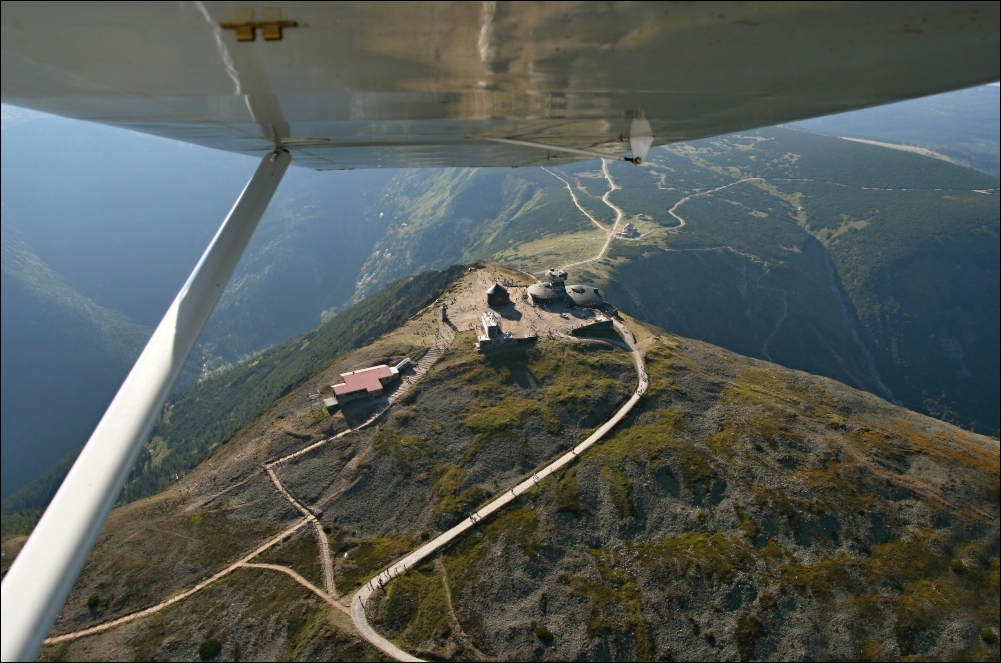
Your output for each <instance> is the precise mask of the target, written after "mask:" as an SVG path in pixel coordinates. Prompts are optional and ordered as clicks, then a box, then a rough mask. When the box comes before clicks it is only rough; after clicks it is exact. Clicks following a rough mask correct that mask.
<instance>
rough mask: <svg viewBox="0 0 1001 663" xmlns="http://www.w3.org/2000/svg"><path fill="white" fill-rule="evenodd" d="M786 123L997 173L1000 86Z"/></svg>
mask: <svg viewBox="0 0 1001 663" xmlns="http://www.w3.org/2000/svg"><path fill="white" fill-rule="evenodd" d="M791 126H795V127H800V128H802V129H809V130H810V131H819V132H821V133H826V134H832V135H835V136H853V137H856V138H867V139H870V140H878V141H886V142H889V143H900V144H902V145H916V146H919V147H926V148H929V149H932V150H935V151H936V152H939V153H941V154H944V155H946V156H948V157H952V158H953V159H956V160H958V161H960V162H962V163H965V164H967V165H969V166H972V167H974V168H977V169H979V170H983V171H985V172H988V173H990V174H992V175H995V176H997V175H1001V87H999V86H997V85H983V86H980V87H975V88H970V89H968V90H960V91H959V92H948V93H946V94H936V95H933V96H931V97H924V98H922V99H913V100H911V101H902V102H900V103H896V104H889V105H887V106H879V107H877V108H868V109H866V110H860V111H853V112H851V113H842V114H840V115H830V116H828V117H818V118H816V119H813V120H806V121H805V122H796V123H795V124H793V125H791Z"/></svg>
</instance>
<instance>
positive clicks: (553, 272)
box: [546, 267, 567, 283]
mask: <svg viewBox="0 0 1001 663" xmlns="http://www.w3.org/2000/svg"><path fill="white" fill-rule="evenodd" d="M546 276H548V277H549V280H550V281H552V282H553V283H556V282H560V283H562V282H563V281H565V280H566V278H567V270H565V269H561V268H559V267H550V268H549V269H548V270H547V271H546Z"/></svg>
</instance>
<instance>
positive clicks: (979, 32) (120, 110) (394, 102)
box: [0, 2, 1001, 169]
mask: <svg viewBox="0 0 1001 663" xmlns="http://www.w3.org/2000/svg"><path fill="white" fill-rule="evenodd" d="M277 14H280V19H281V20H285V21H294V22H295V23H296V26H295V27H285V28H283V29H282V30H281V36H282V38H281V39H280V40H264V39H263V38H262V37H263V31H264V29H263V28H262V27H258V28H255V29H254V30H252V33H253V34H254V35H255V39H254V40H253V41H238V40H237V38H236V31H235V30H233V29H226V28H224V27H222V26H226V25H230V24H234V23H239V21H240V20H243V21H246V20H247V18H248V17H251V19H252V20H253V21H254V22H255V23H256V24H258V25H259V26H260V25H264V24H265V23H267V21H271V22H272V24H275V21H276V20H278V19H276V16H277ZM0 18H2V20H0V30H2V46H0V66H2V77H0V93H2V100H3V101H4V102H6V103H11V104H16V105H19V106H25V107H28V108H34V109H37V110H42V111H46V112H50V113H55V114H58V115H65V116H68V117H75V118H80V119H85V120H92V121H96V122H102V123H106V124H112V125H116V126H122V127H126V128H129V129H133V130H136V131H142V132H147V133H152V134H156V135H160V136H165V137H168V138H174V139H178V140H183V141H187V142H192V143H196V144H199V145H205V146H209V147H215V148H218V149H225V150H231V151H236V152H243V153H250V154H255V155H263V154H265V153H267V152H268V151H270V150H272V149H274V145H275V142H276V141H277V142H282V143H283V144H286V145H287V146H288V147H289V148H290V149H292V151H293V154H294V163H295V164H297V165H302V166H308V167H314V168H321V169H324V168H350V167H360V168H366V167H407V166H460V165H461V166H488V165H489V166H501V165H503V166H518V165H524V164H525V163H535V162H537V161H538V159H540V158H541V159H543V160H545V155H544V154H535V155H531V154H528V153H529V152H531V149H530V148H525V147H514V146H509V145H507V146H505V145H497V144H493V145H491V144H487V143H485V141H483V140H482V138H483V137H488V136H489V137H504V138H519V139H522V140H528V141H532V142H538V143H544V144H550V145H554V146H564V147H575V148H585V149H597V150H598V151H599V152H609V153H619V154H621V153H624V152H627V151H628V140H627V139H628V132H629V127H630V122H631V118H632V116H633V114H634V112H635V111H637V110H641V111H643V112H644V113H645V116H646V117H647V118H648V119H649V120H650V124H651V127H652V129H653V133H654V144H663V143H668V142H674V141H680V140H690V139H694V138H701V137H705V136H711V135H716V134H720V133H726V132H731V131H738V130H741V129H746V128H751V127H758V126H764V125H770V124H775V123H779V122H785V121H791V120H795V119H802V118H806V117H813V116H817V115H823V114H828V113H834V112H838V111H843V110H849V109H852V108H861V107H865V106H872V105H877V104H880V103H886V102H890V101H896V100H900V99H906V98H911V97H915V96H921V95H924V94H931V93H935V92H941V91H945V90H949V89H956V88H960V87H965V86H969V85H975V84H979V83H984V82H990V81H993V80H997V79H998V77H999V71H1001V64H999V58H998V57H997V54H998V51H999V48H1001V40H999V24H1001V14H999V5H998V3H992V2H983V3H981V2H968V3H955V2H954V3H921V4H915V3H696V4H675V3H650V2H645V3H596V2H562V3H506V2H481V3H470V2H455V3H453V2H436V3H385V2H382V3H331V4H326V3H295V2H288V3H277V4H276V3H269V4H268V5H264V4H261V3H239V4H237V3H229V2H206V3H202V2H181V3H167V2H153V3H136V4H131V3H130V4H118V3H94V4H82V3H16V2H14V3H12V2H5V3H3V5H2V10H0ZM550 156H553V155H550ZM576 158H578V157H570V156H567V155H564V156H562V157H560V159H563V160H566V159H576Z"/></svg>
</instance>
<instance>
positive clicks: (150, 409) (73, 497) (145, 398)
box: [0, 151, 291, 661]
mask: <svg viewBox="0 0 1001 663" xmlns="http://www.w3.org/2000/svg"><path fill="white" fill-rule="evenodd" d="M290 161H291V156H290V155H289V153H288V152H287V151H276V152H274V153H272V154H269V155H268V156H267V157H265V158H264V161H263V162H261V165H260V166H258V168H257V172H255V173H254V176H253V177H252V178H251V179H250V182H248V183H247V186H246V188H244V190H243V193H241V194H240V197H239V198H238V199H237V201H236V204H235V205H233V209H232V210H230V212H229V215H228V216H227V217H226V220H225V221H224V222H223V224H222V226H221V227H220V228H219V231H218V232H217V233H216V235H215V237H214V238H213V239H212V243H211V244H209V247H208V249H206V250H205V253H204V255H202V258H201V260H199V261H198V265H197V266H195V270H194V271H193V272H191V276H189V277H188V281H187V283H185V284H184V287H183V288H181V292H180V293H178V295H177V298H176V299H174V303H173V304H171V305H170V308H169V309H168V310H167V314H166V315H165V316H164V318H163V320H162V321H161V322H160V325H159V326H158V327H157V328H156V331H155V332H153V336H152V338H150V340H149V343H147V344H146V348H145V349H144V350H143V352H142V354H141V355H139V359H138V360H136V363H135V366H133V367H132V371H131V372H130V373H129V375H128V377H127V378H125V382H124V383H123V384H122V387H121V389H119V390H118V394H117V395H115V399H114V400H113V401H111V405H110V406H108V410H107V412H105V413H104V417H102V418H101V422H100V423H99V424H98V425H97V428H96V429H95V430H94V433H93V434H92V435H91V436H90V440H88V442H87V445H86V446H85V447H84V448H83V451H81V452H80V456H79V457H78V458H77V459H76V462H75V463H74V464H73V467H72V468H71V469H70V472H69V474H68V475H67V476H66V479H65V480H64V481H63V483H62V485H61V486H60V487H59V491H58V492H57V493H56V495H55V497H53V498H52V502H51V503H50V504H49V507H48V509H46V510H45V513H44V514H43V515H42V518H41V520H39V521H38V524H37V525H36V526H35V530H34V532H33V533H32V534H31V537H30V538H29V539H28V541H27V543H25V545H24V548H22V549H21V553H20V554H19V555H18V556H17V560H16V561H15V562H14V564H13V565H12V566H11V567H10V571H8V573H7V575H6V577H4V580H3V589H2V593H3V596H2V603H3V605H2V626H3V629H2V630H3V646H2V652H0V654H2V659H3V660H4V661H15V660H17V661H23V660H29V661H30V660H34V658H35V655H36V654H37V653H38V650H39V649H40V648H41V646H42V641H43V640H44V638H45V635H46V634H47V633H48V631H49V628H51V626H52V623H53V622H54V621H55V619H56V615H57V614H58V612H59V609H60V608H61V607H62V605H63V602H64V601H65V600H66V596H67V595H68V594H69V591H70V589H71V588H72V586H73V583H74V582H75V581H76V577H77V575H78V574H79V573H80V569H81V567H82V566H83V563H84V560H86V558H87V555H88V554H89V553H90V549H91V547H92V546H93V545H94V541H95V539H96V538H97V534H98V532H100V530H101V527H102V525H104V521H105V519H106V518H107V517H108V512H109V511H111V507H112V505H113V504H114V503H115V500H116V499H117V498H118V494H119V493H120V492H121V489H122V485H124V483H125V479H126V478H127V477H128V475H129V472H130V471H131V469H132V465H133V464H134V463H135V461H136V457H137V456H138V455H139V451H140V450H141V449H142V447H143V444H144V443H145V442H146V438H147V436H148V435H149V433H150V430H151V429H152V428H153V423H154V422H155V421H156V418H157V417H158V416H159V414H160V409H161V408H162V407H163V403H164V401H165V400H166V399H167V395H168V394H169V393H170V390H171V388H172V387H173V386H174V382H175V381H176V380H177V376H178V375H179V374H180V372H181V368H182V367H183V366H184V362H185V361H186V360H187V358H188V355H189V354H190V353H191V350H192V348H193V347H194V345H195V341H197V340H198V336H199V334H201V332H202V328H203V327H204V326H205V323H206V321H207V320H208V318H209V315H210V314H211V313H212V309H213V308H215V305H216V302H218V301H219V296H220V295H221V294H222V291H223V290H224V289H225V287H226V283H227V282H228V281H229V277H230V276H231V275H232V274H233V270H234V268H236V264H237V262H239V260H240V256H241V255H243V251H244V249H245V248H246V247H247V243H248V242H249V241H250V237H251V235H253V234H254V229H255V228H256V227H257V223H258V222H259V221H260V220H261V215H262V214H264V210H265V209H267V206H268V203H269V202H270V201H271V197H272V195H274V192H275V189H277V188H278V184H279V183H280V182H281V180H282V176H283V175H284V174H285V170H286V169H287V168H288V165H289V162H290Z"/></svg>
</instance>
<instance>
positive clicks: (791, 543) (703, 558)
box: [352, 326, 999, 660]
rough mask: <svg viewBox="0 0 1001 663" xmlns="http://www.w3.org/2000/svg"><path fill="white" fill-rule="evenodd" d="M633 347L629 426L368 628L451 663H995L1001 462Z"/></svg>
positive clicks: (485, 529)
mask: <svg viewBox="0 0 1001 663" xmlns="http://www.w3.org/2000/svg"><path fill="white" fill-rule="evenodd" d="M633 328H634V330H636V332H637V336H638V337H639V339H640V341H641V345H642V346H643V347H644V348H645V350H646V359H647V370H648V373H649V374H650V375H651V379H652V387H653V388H652V389H651V390H650V391H649V392H648V393H647V397H645V398H644V399H643V401H642V402H641V404H640V406H639V408H638V410H635V411H634V413H633V414H631V415H630V417H629V419H628V421H627V422H626V423H625V424H624V425H623V426H622V427H621V428H620V429H619V430H618V431H617V433H616V434H615V435H614V436H613V437H611V439H608V440H607V441H604V442H602V443H601V444H599V445H597V446H596V447H594V448H593V449H592V450H590V451H588V452H587V453H586V454H584V455H583V456H582V458H581V460H580V461H579V462H578V463H577V465H576V466H575V467H573V468H572V469H570V470H569V471H567V472H565V473H564V474H563V475H562V476H560V477H559V478H558V480H554V479H546V480H545V481H543V482H542V483H541V484H540V485H539V487H538V488H537V489H536V490H535V492H534V494H532V495H531V496H530V497H527V498H523V499H521V500H520V501H519V502H518V503H517V504H516V505H512V506H510V507H508V508H507V509H506V510H505V511H503V512H501V514H499V515H498V516H495V517H493V519H492V520H490V521H487V522H486V523H484V525H483V526H481V527H479V528H477V529H476V530H475V531H474V532H472V533H471V534H469V535H467V536H466V538H464V539H463V540H462V541H460V542H457V543H455V544H453V545H452V546H451V547H450V548H448V549H446V550H445V552H444V553H443V554H442V555H441V557H440V559H436V560H434V561H433V562H429V563H425V564H424V565H422V566H421V567H420V568H418V569H415V570H414V571H412V572H411V573H409V574H407V575H405V576H403V577H402V578H401V579H398V580H396V581H393V582H392V583H391V584H390V585H389V588H388V591H386V592H385V593H384V594H383V595H381V597H380V599H379V600H378V604H377V605H376V606H374V607H372V608H371V609H370V610H369V613H370V615H371V619H372V620H373V623H375V624H376V625H377V627H378V628H380V629H381V630H382V631H383V633H384V634H385V635H386V636H387V637H390V638H396V639H397V641H399V642H401V643H402V645H403V646H404V647H405V648H407V649H408V650H409V651H411V652H415V653H416V652H420V653H421V654H422V655H424V656H428V655H430V654H433V655H438V656H446V657H450V656H452V657H456V658H461V657H471V656H473V655H474V653H475V654H482V655H483V656H485V657H489V658H504V659H519V660H528V659H540V658H545V659H558V660H658V659H664V658H672V659H678V660H712V659H727V660H738V659H739V660H752V659H777V660H789V659H804V658H817V659H830V658H847V659H859V658H865V659H873V658H896V657H903V656H926V657H933V658H956V657H969V658H973V659H981V660H990V659H992V658H996V657H997V655H998V649H997V631H996V629H997V622H998V601H999V594H998V591H999V590H998V538H997V537H998V526H997V522H998V486H999V483H998V469H999V467H998V445H997V442H996V441H994V440H991V439H989V438H984V437H980V436H977V435H973V434H970V433H967V432H965V431H963V430H961V429H958V428H955V427H953V426H950V425H948V424H945V423H942V422H940V421H937V420H934V419H930V418H927V417H924V416H921V415H916V414H914V413H912V412H908V411H906V410H904V409H902V408H899V407H895V406H893V405H891V404H889V403H887V402H886V401H883V400H881V399H878V398H876V397H874V396H871V395H869V394H866V393H864V392H860V391H856V390H853V389H851V388H848V387H845V386H844V385H842V384H840V383H837V382H834V381H832V380H828V379H825V378H818V377H814V376H810V375H807V374H804V373H799V372H796V371H791V370H788V369H784V368H780V367H778V366H775V365H771V364H765V363H763V362H759V361H756V360H752V359H747V358H744V357H740V356H737V355H734V354H732V353H730V352H727V351H725V350H722V349H720V348H718V347H714V346H711V345H708V344H705V343H701V342H698V341H692V340H687V339H683V338H679V337H676V336H672V335H669V334H666V333H664V332H662V331H659V330H656V329H652V328H651V329H648V330H643V329H641V328H639V327H638V326H634V327H633ZM496 444H497V445H498V446H501V447H502V448H503V444H504V443H503V441H498V442H497V443H496ZM404 522H405V521H404ZM401 526H403V523H400V525H398V527H401ZM385 538H386V537H383V538H382V539H373V544H374V543H375V542H376V541H382V540H385ZM361 549H363V548H361ZM401 550H402V547H401ZM352 554H354V552H352Z"/></svg>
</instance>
